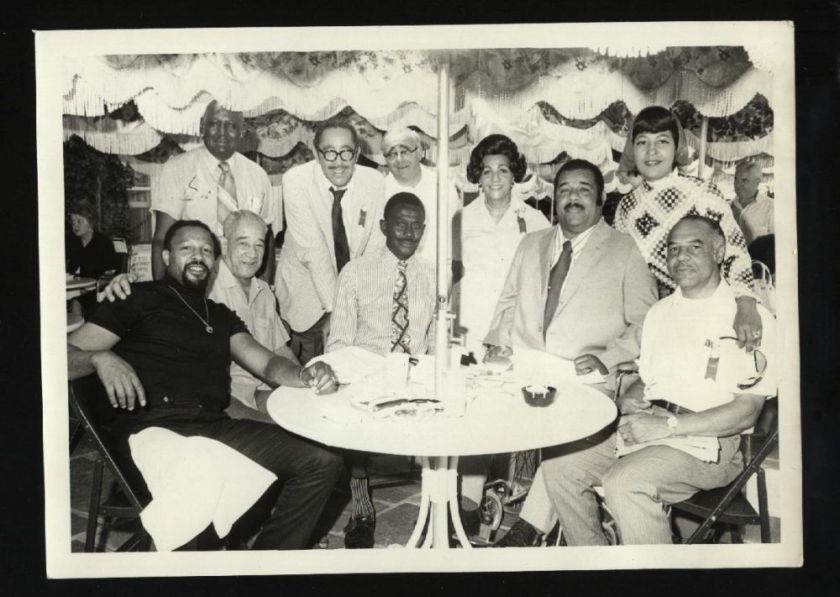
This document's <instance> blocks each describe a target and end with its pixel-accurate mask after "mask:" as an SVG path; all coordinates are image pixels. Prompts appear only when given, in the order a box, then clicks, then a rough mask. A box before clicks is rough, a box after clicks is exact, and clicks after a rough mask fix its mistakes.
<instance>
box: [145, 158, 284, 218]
mask: <svg viewBox="0 0 840 597" xmlns="http://www.w3.org/2000/svg"><path fill="white" fill-rule="evenodd" d="M227 163H228V164H229V165H230V172H231V174H232V175H233V179H234V183H235V185H236V205H233V204H231V205H230V207H233V208H235V209H247V210H250V211H252V212H254V213H255V214H257V215H259V216H260V217H261V218H262V219H263V220H264V221H265V222H266V223H267V224H270V225H272V226H273V227H274V230H275V232H276V231H277V230H278V229H279V227H280V226H282V220H281V219H280V217H279V215H278V214H277V213H276V211H277V209H276V208H277V207H278V206H277V205H276V203H277V199H276V193H274V191H272V189H271V181H269V179H268V174H266V173H265V170H263V169H262V168H261V167H260V166H259V165H257V164H255V163H254V162H252V161H251V160H249V159H248V158H246V157H245V156H244V155H242V154H240V153H234V154H233V155H232V156H231V157H230V159H228V160H227ZM220 174H221V171H220V169H219V160H218V159H217V158H215V157H214V156H213V154H211V153H210V152H209V151H208V150H207V148H206V147H205V146H204V145H202V146H201V147H197V148H196V149H191V150H190V151H187V152H185V153H182V154H180V155H177V156H175V157H173V158H171V159H170V160H169V161H168V162H166V164H164V166H163V168H162V169H161V172H160V176H158V177H156V178H153V179H152V199H151V210H152V211H161V212H163V213H165V214H168V215H169V216H171V217H172V218H173V219H175V220H200V221H202V222H204V223H205V224H207V225H208V226H209V227H210V229H211V230H213V232H215V233H216V234H217V235H221V234H222V223H223V222H220V221H219V218H218V211H219V210H218V205H219V199H218V197H219V193H220V192H222V193H224V190H223V189H220V187H219V176H220ZM225 195H227V194H226V193H225ZM235 209H233V210H231V211H235Z"/></svg>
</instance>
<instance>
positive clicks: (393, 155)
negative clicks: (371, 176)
mask: <svg viewBox="0 0 840 597" xmlns="http://www.w3.org/2000/svg"><path fill="white" fill-rule="evenodd" d="M415 151H417V148H416V147H415V148H414V149H392V150H391V151H389V152H388V153H386V154H385V159H386V160H397V159H399V158H402V157H407V156H409V155H411V154H412V153H414V152H415Z"/></svg>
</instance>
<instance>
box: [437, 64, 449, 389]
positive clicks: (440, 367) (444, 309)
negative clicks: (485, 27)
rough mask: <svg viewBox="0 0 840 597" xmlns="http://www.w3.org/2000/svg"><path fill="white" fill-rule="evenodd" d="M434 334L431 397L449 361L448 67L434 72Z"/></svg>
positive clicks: (439, 385) (443, 66) (446, 65)
mask: <svg viewBox="0 0 840 597" xmlns="http://www.w3.org/2000/svg"><path fill="white" fill-rule="evenodd" d="M437 141H438V152H437V175H438V193H437V311H436V317H437V330H436V336H435V393H436V394H437V396H438V397H442V396H443V393H444V371H445V370H446V368H447V367H448V364H449V363H448V361H449V358H448V356H449V347H448V344H449V339H448V329H449V326H448V317H447V316H448V314H449V299H448V294H449V265H448V264H449V255H448V253H449V251H448V244H449V243H448V239H449V211H448V210H449V201H448V186H449V185H448V182H449V65H448V64H445V63H444V64H441V66H440V71H439V72H438V114H437Z"/></svg>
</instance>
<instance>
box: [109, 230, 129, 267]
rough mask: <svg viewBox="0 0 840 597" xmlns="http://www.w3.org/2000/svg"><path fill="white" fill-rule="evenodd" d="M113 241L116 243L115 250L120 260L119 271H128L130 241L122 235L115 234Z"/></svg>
mask: <svg viewBox="0 0 840 597" xmlns="http://www.w3.org/2000/svg"><path fill="white" fill-rule="evenodd" d="M111 242H112V243H114V251H115V252H116V254H117V258H118V260H119V267H118V268H117V273H118V274H125V273H128V258H129V255H130V253H131V251H130V250H129V246H128V241H127V240H126V239H124V238H122V237H119V236H115V237H112V238H111Z"/></svg>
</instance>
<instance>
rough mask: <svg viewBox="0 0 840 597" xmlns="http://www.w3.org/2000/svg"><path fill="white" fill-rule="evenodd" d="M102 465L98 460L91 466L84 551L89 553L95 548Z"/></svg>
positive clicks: (100, 460) (99, 459)
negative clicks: (91, 478) (91, 479)
mask: <svg viewBox="0 0 840 597" xmlns="http://www.w3.org/2000/svg"><path fill="white" fill-rule="evenodd" d="M103 469H104V464H103V463H102V459H101V458H98V459H97V460H96V464H94V465H93V482H92V483H91V486H90V503H89V504H88V522H87V532H86V533H85V551H86V552H91V551H94V549H95V548H96V526H97V523H98V522H99V500H100V499H101V497H102V471H103Z"/></svg>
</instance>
